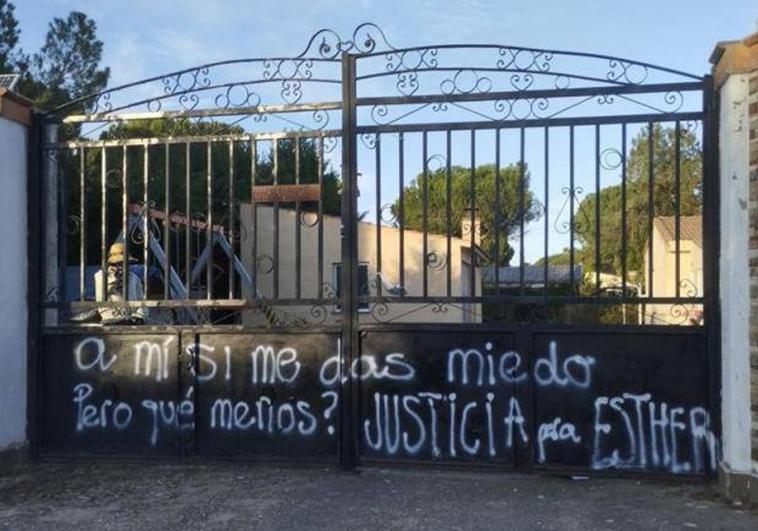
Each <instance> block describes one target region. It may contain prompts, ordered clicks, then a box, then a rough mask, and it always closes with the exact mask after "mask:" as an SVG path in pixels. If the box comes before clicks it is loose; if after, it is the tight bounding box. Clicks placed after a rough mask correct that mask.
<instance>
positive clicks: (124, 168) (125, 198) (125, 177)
mask: <svg viewBox="0 0 758 531" xmlns="http://www.w3.org/2000/svg"><path fill="white" fill-rule="evenodd" d="M127 155H128V152H127V147H126V146H124V147H123V156H122V158H121V180H122V184H121V185H122V191H121V230H122V233H123V235H124V258H123V267H124V269H123V271H124V281H123V288H122V291H123V298H124V300H129V276H130V271H129V240H130V239H131V238H130V237H129V225H128V221H127V220H128V209H129V173H128V172H129V167H128V163H127V159H128V156H127Z"/></svg>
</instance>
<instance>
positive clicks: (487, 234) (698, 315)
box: [30, 23, 719, 473]
mask: <svg viewBox="0 0 758 531" xmlns="http://www.w3.org/2000/svg"><path fill="white" fill-rule="evenodd" d="M309 88H311V89H315V90H312V91H311V92H312V93H311V94H310V96H309V95H308V94H307V93H308V92H309V91H308V90H306V89H309ZM711 93H712V81H711V79H710V78H709V77H708V76H705V77H702V76H697V75H692V74H688V73H685V72H680V71H677V70H674V69H670V68H666V67H658V66H655V65H651V64H648V63H642V62H637V61H631V60H627V59H621V58H616V57H610V56H605V55H600V54H586V53H576V52H562V51H553V50H545V49H536V48H521V47H513V46H501V45H494V44H450V45H431V46H421V47H411V48H396V47H394V46H393V45H392V44H390V42H389V41H388V40H387V39H386V38H385V36H384V34H383V33H382V32H381V30H380V29H379V28H378V27H376V26H374V25H373V24H369V23H366V24H361V25H360V26H358V28H356V30H355V31H354V32H353V33H352V35H349V36H347V38H341V37H340V36H339V35H338V34H337V33H336V32H333V31H331V30H321V31H320V32H318V33H317V34H316V35H314V36H313V37H312V38H311V40H310V41H309V43H308V45H307V46H306V48H305V49H304V50H303V51H302V52H301V53H300V54H299V55H297V56H292V57H290V58H282V57H276V58H247V59H240V60H234V61H222V62H218V63H213V64H208V65H201V66H198V67H196V68H190V69H186V70H181V71H176V72H172V73H168V74H166V75H164V76H162V77H155V78H151V79H147V80H144V81H141V82H137V83H130V84H128V85H123V86H120V87H114V88H111V89H108V90H106V91H104V92H103V93H101V94H97V95H93V96H91V97H87V98H84V99H82V100H78V101H77V102H72V103H71V104H69V105H66V106H64V107H61V108H59V109H56V110H55V111H52V112H50V113H48V114H46V115H44V116H43V117H42V121H41V124H40V127H39V129H40V131H41V138H40V139H39V141H40V145H41V149H40V160H41V164H40V166H41V172H42V175H41V176H40V181H41V186H40V193H41V197H42V199H43V204H44V205H45V208H44V209H43V211H42V212H41V215H40V220H39V222H40V226H43V227H46V228H47V230H46V232H45V234H44V238H43V241H42V243H41V245H42V249H43V250H42V253H41V254H42V258H41V262H42V263H40V264H39V269H40V278H39V280H40V281H41V286H40V293H38V294H37V296H38V300H39V301H40V304H39V305H30V306H31V307H35V308H36V306H38V307H39V308H38V311H39V312H40V313H39V315H38V316H32V317H33V319H30V322H34V321H39V322H41V324H42V328H43V336H42V339H43V341H42V347H41V356H40V358H41V363H40V374H39V375H38V376H39V380H40V385H39V388H40V389H41V391H40V395H39V396H38V397H37V399H38V402H39V404H35V406H39V407H38V410H39V414H36V413H35V419H34V420H35V421H38V422H36V423H35V425H39V426H41V433H40V434H39V435H40V437H39V438H40V440H41V441H42V448H43V450H44V451H46V452H48V453H53V452H56V453H58V452H65V453H71V452H82V453H113V454H116V453H118V454H144V455H151V454H160V455H170V454H173V455H181V456H185V455H196V454H199V455H204V456H210V455H220V456H245V457H248V458H250V457H258V458H270V457H273V458H285V459H289V460H301V459H331V458H335V457H336V456H339V459H340V462H341V464H342V465H343V466H345V467H353V466H355V464H356V463H357V462H359V461H361V460H363V461H364V462H366V461H374V460H378V461H383V462H388V461H431V462H441V463H458V462H464V463H469V464H472V463H479V462H481V463H487V464H489V465H497V464H499V465H504V466H506V467H532V466H534V467H570V468H572V469H576V468H579V469H595V470H599V469H606V468H613V469H634V470H644V471H652V470H654V471H663V472H670V473H671V472H673V473H704V472H712V471H713V470H714V468H715V462H716V458H717V456H718V444H717V442H718V417H717V414H718V392H717V383H718V374H717V367H718V354H719V353H718V346H717V337H716V336H717V334H716V332H717V328H718V321H719V312H718V278H717V268H716V267H715V265H716V262H715V258H714V257H715V254H714V253H713V252H710V251H712V249H714V248H717V245H716V244H715V243H714V242H717V233H718V223H717V222H718V202H717V196H716V193H717V189H718V186H717V182H718V181H717V178H716V177H717V176H716V173H715V170H714V168H713V165H712V164H711V162H712V161H713V153H712V152H711V151H712V149H713V139H714V138H715V127H714V125H713V124H714V123H715V122H714V121H713V115H712V113H713V102H712V100H711V97H710V95H711ZM276 124H279V125H276ZM279 126H281V129H277V127H279ZM709 150H710V151H709ZM340 161H341V164H340ZM114 244H117V245H114ZM35 311H36V310H35ZM114 316H116V317H117V318H115V319H114ZM98 321H99V322H101V323H102V324H103V325H104V326H103V328H97V327H96V326H97V325H92V324H87V325H85V326H82V325H83V324H84V323H91V322H98ZM32 383H35V382H32ZM32 387H35V386H32ZM711 416H712V420H711ZM37 417H41V418H37Z"/></svg>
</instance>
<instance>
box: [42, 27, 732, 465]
mask: <svg viewBox="0 0 758 531" xmlns="http://www.w3.org/2000/svg"><path fill="white" fill-rule="evenodd" d="M314 38H315V36H314ZM311 42H313V38H312V39H311ZM309 46H310V44H309ZM363 56H364V53H362V52H359V53H355V52H354V51H353V50H351V49H347V50H344V51H341V52H340V62H341V72H342V80H341V88H342V101H341V112H342V128H341V138H342V142H343V149H342V178H343V196H342V197H343V200H342V205H341V218H342V234H341V252H342V264H343V267H342V277H341V281H342V286H343V289H342V294H341V302H340V304H341V305H342V307H343V308H344V309H345V311H344V314H343V315H344V318H343V322H342V328H341V333H342V341H341V343H340V356H341V359H342V366H341V373H342V376H343V378H344V379H345V383H344V384H343V385H342V386H341V388H340V390H341V396H340V412H341V417H340V418H341V421H340V424H339V426H340V428H339V432H338V433H339V436H338V448H339V461H340V464H341V466H342V467H344V468H346V469H353V468H355V467H356V466H357V465H359V463H360V462H361V459H360V458H361V456H360V453H361V452H360V446H361V441H360V421H361V410H360V399H361V394H360V392H361V390H360V380H354V379H353V378H352V377H351V371H350V367H351V366H352V364H353V362H354V361H355V360H356V359H357V358H358V357H359V356H360V353H359V352H358V349H359V344H360V332H361V329H362V327H361V326H359V319H358V304H359V300H358V287H359V280H358V263H359V262H358V224H357V214H358V208H357V207H358V182H357V178H358V167H357V139H358V134H359V133H358V132H357V129H358V124H357V107H358V103H357V99H358V98H357V75H356V61H357V59H358V58H361V57H363ZM702 83H703V89H702V92H703V100H702V101H703V109H702V123H703V134H702V139H703V140H702V142H703V145H702V150H703V191H704V202H703V205H702V216H703V246H704V247H703V256H704V259H703V274H704V282H703V283H704V291H705V293H704V300H703V306H704V311H705V315H706V321H705V325H704V330H703V333H704V335H705V340H706V355H707V360H708V367H707V374H708V385H709V392H708V397H707V399H708V404H709V409H710V413H711V416H712V420H713V429H714V432H715V433H716V435H717V438H718V440H719V441H720V440H721V409H720V408H721V400H720V387H721V380H720V376H721V353H720V348H721V345H720V319H721V309H720V297H719V258H718V256H719V251H720V245H719V243H720V239H719V213H720V203H719V180H720V179H719V172H718V126H719V125H718V102H717V98H716V94H715V91H714V86H713V79H712V76H710V75H706V76H704V77H703V78H702ZM601 92H603V91H602V90H598V93H601ZM98 96H99V95H94V97H98ZM48 118H49V117H48V115H46V114H41V113H35V115H34V119H33V124H32V128H31V131H30V145H29V152H28V156H29V168H30V170H29V179H28V182H27V190H28V197H29V203H30V205H39V206H40V208H29V209H28V214H27V215H28V226H29V230H28V270H27V271H28V300H29V315H28V319H29V331H28V338H27V344H28V360H29V363H28V384H29V385H28V415H27V417H28V429H27V432H28V440H29V442H30V450H31V455H32V456H33V457H34V458H35V459H36V458H39V455H40V454H39V450H40V440H39V434H40V422H41V418H40V415H41V408H40V401H41V393H42V392H43V390H42V389H41V388H40V386H39V375H40V373H41V368H42V361H43V357H44V353H42V352H41V347H40V344H41V339H42V337H43V336H44V335H45V330H44V326H43V319H42V316H43V315H44V311H45V309H44V304H43V294H42V285H43V284H42V282H41V281H40V280H41V278H42V275H44V269H43V257H44V256H45V242H44V238H43V227H44V226H45V216H46V212H45V209H44V205H43V203H42V201H43V200H44V195H43V186H44V185H43V180H44V179H43V178H42V169H41V168H42V164H41V163H42V157H43V156H44V155H42V153H43V151H44V146H45V135H46V124H48V123H49V122H48ZM461 326H462V325H458V327H461ZM174 328H176V327H174ZM419 328H422V329H423V328H424V325H420V326H419ZM465 328H469V327H465ZM473 328H475V329H477V330H482V331H487V330H497V329H498V327H493V326H491V325H481V324H480V325H478V326H473ZM590 328H591V327H590ZM430 329H432V327H430ZM529 330H531V327H527V328H524V330H522V334H526V333H529ZM180 333H182V334H184V333H185V332H180ZM530 468H534V467H530Z"/></svg>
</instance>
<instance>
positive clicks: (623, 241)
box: [621, 123, 627, 304]
mask: <svg viewBox="0 0 758 531" xmlns="http://www.w3.org/2000/svg"><path fill="white" fill-rule="evenodd" d="M626 240H627V234H626V124H625V123H624V124H621V295H622V300H624V301H625V300H626V252H627V241H626ZM622 304H623V303H622Z"/></svg>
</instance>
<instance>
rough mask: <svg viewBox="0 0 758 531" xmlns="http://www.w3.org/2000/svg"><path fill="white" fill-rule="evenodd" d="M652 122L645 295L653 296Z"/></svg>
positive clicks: (650, 128)
mask: <svg viewBox="0 0 758 531" xmlns="http://www.w3.org/2000/svg"><path fill="white" fill-rule="evenodd" d="M653 134H654V128H653V122H648V124H647V295H648V297H652V296H653V274H654V272H653V249H654V246H653V220H654V219H655V197H654V193H653V192H654V190H655V188H654V181H653V180H654V179H655V175H654V173H655V171H654V162H655V160H654V154H653V146H654V143H653Z"/></svg>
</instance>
